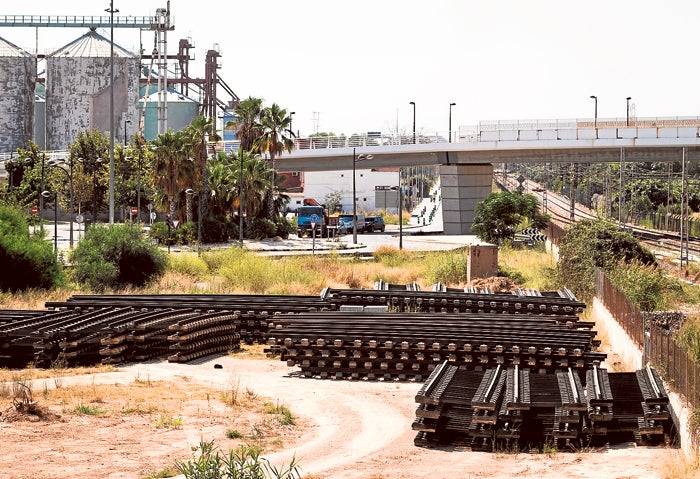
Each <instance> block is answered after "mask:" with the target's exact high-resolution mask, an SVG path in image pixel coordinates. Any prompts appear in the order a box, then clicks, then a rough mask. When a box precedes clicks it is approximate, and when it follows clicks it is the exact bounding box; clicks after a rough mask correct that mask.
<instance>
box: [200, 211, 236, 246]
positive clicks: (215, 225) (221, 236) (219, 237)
mask: <svg viewBox="0 0 700 479" xmlns="http://www.w3.org/2000/svg"><path fill="white" fill-rule="evenodd" d="M229 232H230V226H229V225H228V221H227V220H226V218H223V217H208V218H205V219H204V221H202V243H226V242H227V241H228V239H229Z"/></svg>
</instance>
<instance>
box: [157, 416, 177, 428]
mask: <svg viewBox="0 0 700 479" xmlns="http://www.w3.org/2000/svg"><path fill="white" fill-rule="evenodd" d="M156 427H157V428H158V429H180V428H182V418H181V417H173V416H159V417H158V420H157V421H156Z"/></svg>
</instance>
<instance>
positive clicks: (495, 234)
mask: <svg viewBox="0 0 700 479" xmlns="http://www.w3.org/2000/svg"><path fill="white" fill-rule="evenodd" d="M549 220H550V217H549V215H547V214H542V213H540V211H539V202H538V201H537V198H536V197H535V196H533V195H526V194H522V193H521V192H519V191H516V192H513V193H511V192H508V191H505V192H501V193H491V194H489V195H488V196H487V197H486V198H484V200H483V201H480V202H479V203H477V205H476V216H475V218H474V223H473V224H472V228H471V231H472V232H473V233H474V234H475V235H477V236H478V237H479V238H480V239H481V240H482V241H486V242H488V243H494V244H500V243H501V242H502V241H503V240H505V239H508V238H513V237H514V235H515V230H516V226H518V225H519V224H521V223H523V222H526V221H527V222H529V223H530V226H532V227H533V228H537V229H544V228H546V227H547V223H549Z"/></svg>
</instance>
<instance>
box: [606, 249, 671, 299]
mask: <svg viewBox="0 0 700 479" xmlns="http://www.w3.org/2000/svg"><path fill="white" fill-rule="evenodd" d="M607 274H608V277H609V278H610V281H612V283H613V284H614V285H615V286H617V287H618V288H619V289H620V290H622V291H624V292H625V296H627V297H628V298H629V299H630V301H632V302H633V303H634V304H636V305H637V307H639V309H641V310H642V311H660V310H663V309H666V308H667V307H669V306H670V305H671V304H670V302H671V299H672V298H673V296H674V294H673V293H674V292H675V293H676V294H681V293H682V291H683V288H682V287H681V285H680V284H679V283H678V281H677V280H674V279H671V278H669V277H667V276H666V275H665V274H664V272H663V271H662V270H660V269H659V268H656V267H655V266H651V265H644V264H642V263H640V262H639V261H633V262H632V263H630V264H624V263H620V264H619V265H618V267H617V268H610V269H609V270H608V272H607Z"/></svg>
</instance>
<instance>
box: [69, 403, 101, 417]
mask: <svg viewBox="0 0 700 479" xmlns="http://www.w3.org/2000/svg"><path fill="white" fill-rule="evenodd" d="M71 412H72V413H73V414H77V415H79V416H80V415H82V416H98V415H100V414H105V413H106V412H107V411H106V410H104V409H102V408H99V407H97V406H93V405H90V404H78V405H77V406H75V407H74V408H73V410H72V411H71Z"/></svg>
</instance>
